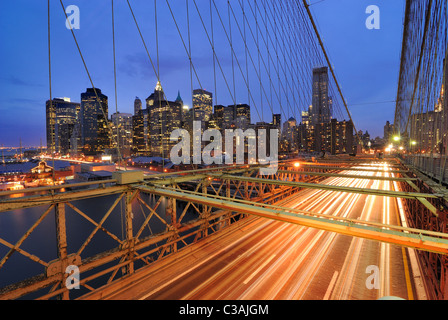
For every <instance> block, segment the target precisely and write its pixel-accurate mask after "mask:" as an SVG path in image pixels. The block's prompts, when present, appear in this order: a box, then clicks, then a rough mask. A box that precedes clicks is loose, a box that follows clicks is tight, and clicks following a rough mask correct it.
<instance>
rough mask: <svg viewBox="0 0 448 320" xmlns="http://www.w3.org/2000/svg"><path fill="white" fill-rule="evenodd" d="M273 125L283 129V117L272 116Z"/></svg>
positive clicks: (278, 115)
mask: <svg viewBox="0 0 448 320" xmlns="http://www.w3.org/2000/svg"><path fill="white" fill-rule="evenodd" d="M272 124H273V125H274V126H275V127H276V128H277V129H279V130H280V129H281V127H282V115H281V114H273V115H272Z"/></svg>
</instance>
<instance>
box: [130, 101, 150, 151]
mask: <svg viewBox="0 0 448 320" xmlns="http://www.w3.org/2000/svg"><path fill="white" fill-rule="evenodd" d="M149 146H150V135H149V117H148V110H147V109H146V108H145V109H142V110H139V111H138V113H137V114H135V115H134V116H133V117H132V152H133V153H134V154H136V155H149V152H150V151H149Z"/></svg>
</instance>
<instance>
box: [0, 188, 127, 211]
mask: <svg viewBox="0 0 448 320" xmlns="http://www.w3.org/2000/svg"><path fill="white" fill-rule="evenodd" d="M128 188H129V187H128V186H109V187H104V188H96V189H86V190H75V191H66V192H61V193H56V194H54V195H31V196H26V197H21V198H5V199H0V212H5V211H11V210H17V209H24V208H31V207H37V206H43V205H51V204H56V203H60V202H69V201H76V200H81V199H87V198H94V197H101V196H106V195H111V194H118V193H122V192H124V191H125V190H127V189H128ZM16 193H17V191H16Z"/></svg>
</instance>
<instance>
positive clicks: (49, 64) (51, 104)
mask: <svg viewBox="0 0 448 320" xmlns="http://www.w3.org/2000/svg"><path fill="white" fill-rule="evenodd" d="M47 25H48V26H47V27H48V82H49V89H50V112H51V111H52V109H53V101H52V99H53V95H52V92H51V32H50V25H51V23H50V0H48V22H47ZM50 119H51V117H50ZM50 128H52V132H50V134H51V148H50V151H51V159H52V162H53V170H52V171H53V185H54V184H55V182H54V180H55V172H54V170H55V168H54V152H55V150H56V147H55V141H54V138H55V136H54V135H55V133H56V132H55V131H56V112H55V113H54V119H53V125H52V126H50ZM47 151H48V145H47Z"/></svg>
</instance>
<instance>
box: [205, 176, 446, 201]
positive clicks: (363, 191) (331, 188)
mask: <svg viewBox="0 0 448 320" xmlns="http://www.w3.org/2000/svg"><path fill="white" fill-rule="evenodd" d="M213 177H215V178H219V179H230V180H236V181H248V182H252V183H259V182H263V183H266V184H271V185H283V186H289V187H300V188H310V189H321V190H328V191H338V192H349V193H360V194H369V195H376V196H385V197H397V198H410V199H417V198H440V196H441V195H438V194H432V193H418V192H403V191H393V190H378V189H364V188H354V187H341V186H332V185H326V184H318V183H308V182H295V181H278V180H272V179H259V178H251V177H242V176H233V175H226V174H221V175H218V174H214V175H213Z"/></svg>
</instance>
